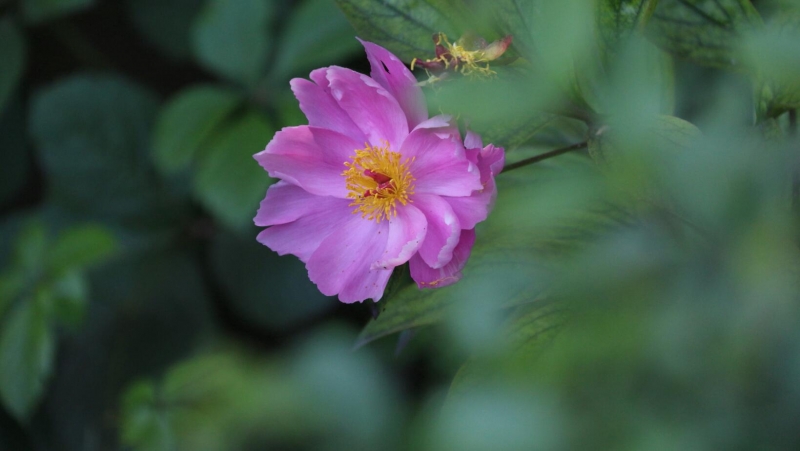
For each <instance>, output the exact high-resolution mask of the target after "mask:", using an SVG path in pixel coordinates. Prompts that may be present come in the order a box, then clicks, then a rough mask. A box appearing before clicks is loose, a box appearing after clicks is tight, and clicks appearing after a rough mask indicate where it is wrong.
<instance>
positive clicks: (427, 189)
mask: <svg viewBox="0 0 800 451" xmlns="http://www.w3.org/2000/svg"><path fill="white" fill-rule="evenodd" d="M437 130H440V129H426V128H419V127H418V128H416V129H415V130H414V131H413V132H411V134H409V135H408V137H407V138H406V140H405V142H404V143H403V147H402V149H401V151H400V153H402V154H403V156H405V157H412V158H414V161H413V162H412V163H411V166H410V171H411V174H412V175H413V176H414V178H415V179H416V181H415V182H414V186H415V188H414V191H415V192H416V193H429V194H438V195H443V196H469V195H470V193H472V191H475V190H478V189H481V183H480V173H479V171H478V167H477V166H476V165H475V164H473V163H471V162H470V161H469V160H468V159H467V157H466V153H465V152H464V147H463V146H462V145H461V143H460V142H459V139H458V138H456V137H455V136H452V135H445V137H442V136H440V134H438V133H437Z"/></svg>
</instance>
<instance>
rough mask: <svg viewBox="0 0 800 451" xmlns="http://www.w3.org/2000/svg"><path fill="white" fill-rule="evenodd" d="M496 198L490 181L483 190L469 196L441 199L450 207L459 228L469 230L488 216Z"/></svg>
mask: <svg viewBox="0 0 800 451" xmlns="http://www.w3.org/2000/svg"><path fill="white" fill-rule="evenodd" d="M496 197H497V190H496V188H495V184H494V180H490V181H489V182H488V183H487V185H486V187H485V188H484V189H483V190H480V191H475V192H473V193H472V195H470V196H464V197H445V196H442V199H444V200H445V201H447V203H448V204H450V207H451V208H452V209H453V212H455V214H456V216H457V217H458V222H459V223H460V224H461V227H463V228H465V229H471V228H473V227H475V225H476V224H478V223H479V222H481V221H483V220H485V219H486V217H487V216H489V212H490V211H491V208H492V206H493V205H494V200H495V198H496Z"/></svg>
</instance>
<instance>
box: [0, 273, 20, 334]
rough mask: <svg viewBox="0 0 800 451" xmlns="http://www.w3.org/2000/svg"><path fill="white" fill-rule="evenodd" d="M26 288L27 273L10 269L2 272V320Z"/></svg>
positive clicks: (0, 318)
mask: <svg viewBox="0 0 800 451" xmlns="http://www.w3.org/2000/svg"><path fill="white" fill-rule="evenodd" d="M24 288H25V273H23V272H22V271H20V270H18V269H10V270H6V271H4V272H3V273H2V274H0V321H2V320H3V315H4V314H5V312H6V309H8V308H9V307H10V306H11V305H12V303H13V302H14V300H15V299H16V298H17V296H19V294H20V293H21V292H22V290H23V289H24Z"/></svg>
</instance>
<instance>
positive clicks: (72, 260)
mask: <svg viewBox="0 0 800 451" xmlns="http://www.w3.org/2000/svg"><path fill="white" fill-rule="evenodd" d="M115 247H116V240H115V239H114V236H113V235H112V234H111V233H110V232H109V231H108V230H106V229H105V228H103V227H99V226H90V225H89V226H82V227H76V228H72V229H68V230H66V231H64V232H62V233H61V235H59V237H58V239H57V240H56V242H55V244H54V245H53V247H51V248H50V250H49V252H48V267H49V269H50V271H52V273H53V274H56V275H58V274H62V273H64V272H68V271H71V270H77V269H83V268H84V267H86V266H90V265H94V264H97V263H99V262H102V261H103V260H105V259H106V258H108V256H109V255H111V254H112V253H113V252H114V249H115Z"/></svg>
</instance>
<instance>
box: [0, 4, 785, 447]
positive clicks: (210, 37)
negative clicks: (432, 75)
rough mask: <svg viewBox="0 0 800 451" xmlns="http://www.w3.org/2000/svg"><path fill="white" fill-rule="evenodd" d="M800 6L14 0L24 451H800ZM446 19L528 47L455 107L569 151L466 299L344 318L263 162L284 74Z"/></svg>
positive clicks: (473, 83)
mask: <svg viewBox="0 0 800 451" xmlns="http://www.w3.org/2000/svg"><path fill="white" fill-rule="evenodd" d="M798 11H800V7H799V6H798V3H797V2H796V1H792V0H753V1H748V0H661V1H658V2H656V1H652V0H638V1H637V0H596V1H593V0H563V1H561V0H560V1H558V2H548V1H542V0H497V1H476V0H425V1H401V0H339V1H334V0H287V1H277V0H275V1H270V0H0V450H9V451H12V450H13V451H17V450H20V451H23V450H37V451H38V450H65V451H72V450H76V451H77V450H82V451H84V450H88V451H92V450H113V449H119V450H132V451H134V450H135V451H145V450H147V451H150V450H256V449H259V450H263V449H270V450H272V449H287V450H295V449H298V450H300V449H314V450H316V449H323V450H362V449H363V450H376V449H382V450H392V449H397V450H400V449H414V450H420V449H421V450H459V451H464V450H485V449H492V450H519V449H543V450H545V449H546V450H555V449H581V450H589V449H617V450H626V449H631V450H633V449H647V450H659V449H664V450H667V449H669V450H672V449H682V450H686V451H688V450H701V449H714V450H719V449H742V450H754V449H755V450H765V451H767V450H783V449H787V450H788V449H800V327H798V326H800V305H799V304H798V300H799V299H798V269H800V265H799V264H798V263H800V260H798V256H799V255H798V238H800V234H798V232H800V228H798V215H797V212H798V210H797V209H798V205H799V204H798V192H799V191H800V190H799V189H798V186H800V185H798V182H797V169H798V168H797V162H798V160H797V150H798V132H797V130H798V126H797V108H798V107H800V13H798ZM437 32H445V33H447V34H448V35H449V36H450V37H451V39H452V40H455V39H457V38H458V37H459V36H461V35H462V34H464V33H467V32H470V33H477V34H479V35H481V36H483V37H485V38H486V40H487V41H492V40H495V39H499V38H502V37H503V36H505V35H508V34H511V35H513V38H514V44H513V45H512V47H511V48H510V49H509V50H508V52H507V55H505V56H504V59H502V60H499V61H497V62H493V63H492V65H493V66H492V67H493V68H494V69H495V70H496V71H497V73H498V74H497V76H496V77H495V78H493V79H491V80H474V79H467V78H462V77H458V76H453V77H451V80H450V81H447V82H440V83H434V84H433V86H427V87H426V91H425V92H426V96H427V97H428V101H429V107H430V110H431V113H432V114H437V113H439V112H446V113H449V114H453V115H456V116H457V117H458V118H459V119H460V120H462V125H463V124H464V123H466V122H468V123H469V124H470V127H472V128H473V129H475V130H477V131H479V132H481V133H482V134H483V136H484V138H485V140H486V141H487V142H488V141H492V142H494V143H495V144H496V145H498V146H503V147H505V148H506V150H507V152H508V154H507V159H508V161H509V162H510V163H513V162H517V161H522V160H524V159H526V158H529V157H531V156H535V155H540V154H543V153H546V152H550V151H553V150H554V149H558V148H563V147H568V146H575V147H577V150H575V151H572V152H569V153H567V154H564V155H560V156H557V157H553V158H549V159H547V160H544V161H542V162H539V163H536V164H532V165H528V166H524V167H519V168H515V169H514V170H513V171H509V172H507V173H504V174H501V175H500V176H499V177H498V186H499V197H498V201H497V205H496V208H495V211H494V213H493V214H492V215H491V216H490V218H489V219H488V220H487V221H486V223H484V224H482V225H481V226H479V228H478V231H477V233H478V243H477V244H476V247H475V249H474V251H473V257H472V260H471V261H470V263H469V265H468V267H467V268H466V270H465V276H464V280H462V282H460V283H458V284H456V285H454V286H452V287H448V288H444V289H440V290H434V291H424V292H421V291H419V290H418V289H417V288H416V286H414V285H413V284H411V283H410V281H409V280H408V276H407V275H404V274H403V272H402V271H398V277H395V278H394V279H393V281H392V284H391V286H390V288H389V290H388V292H387V296H386V297H385V299H384V300H382V301H381V302H380V303H378V304H374V303H372V302H365V303H363V304H354V305H343V304H340V303H339V302H338V300H336V299H335V298H331V297H325V296H323V295H321V294H320V293H319V292H318V291H317V290H316V287H315V286H314V285H313V284H312V283H310V282H309V281H308V278H307V274H306V271H305V268H304V266H303V264H302V263H301V262H299V261H297V259H296V258H294V257H291V256H287V257H279V256H277V255H276V254H275V253H273V252H271V251H270V250H269V249H267V248H265V247H263V246H261V245H259V244H258V243H257V242H256V241H255V236H256V234H257V233H258V229H257V228H255V227H254V226H253V225H252V217H253V216H254V214H255V212H256V210H257V208H258V204H259V201H260V200H261V199H262V198H263V196H264V193H265V191H266V188H267V187H268V186H269V184H270V183H271V182H272V180H270V179H269V178H268V177H267V175H266V173H265V172H264V171H263V170H262V169H261V168H260V167H259V166H258V165H257V164H256V162H255V161H254V160H253V159H252V155H253V154H254V153H256V152H258V151H260V150H261V149H263V148H264V147H265V145H266V144H267V142H268V141H269V140H270V139H271V137H272V135H273V134H274V132H275V131H277V130H279V129H280V128H282V127H286V126H291V125H299V124H303V123H305V118H304V117H303V115H302V113H301V112H300V110H299V108H298V106H297V103H296V101H295V99H294V97H293V96H292V93H291V91H290V90H289V83H288V82H289V80H290V79H291V78H292V77H306V76H307V75H308V73H309V72H310V71H311V70H313V69H315V68H318V67H322V66H326V65H331V64H336V65H341V66H345V67H350V68H353V69H355V70H357V71H359V72H362V73H368V71H369V65H368V63H367V61H366V58H365V56H364V54H363V48H362V47H361V45H360V44H359V43H358V41H357V40H356V39H355V36H360V37H362V38H365V39H368V40H373V41H375V42H377V43H379V44H381V45H384V46H386V47H387V48H388V49H389V50H391V51H393V52H395V53H396V54H397V55H398V56H399V57H400V58H401V59H403V60H404V61H406V62H410V61H411V59H413V58H415V57H417V58H421V59H426V58H433V56H434V48H433V43H432V42H431V34H432V33H437ZM417 75H418V77H419V78H420V80H421V81H424V80H426V79H427V78H428V74H425V73H424V72H420V71H417ZM375 316H377V319H373V318H374V317H375Z"/></svg>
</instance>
